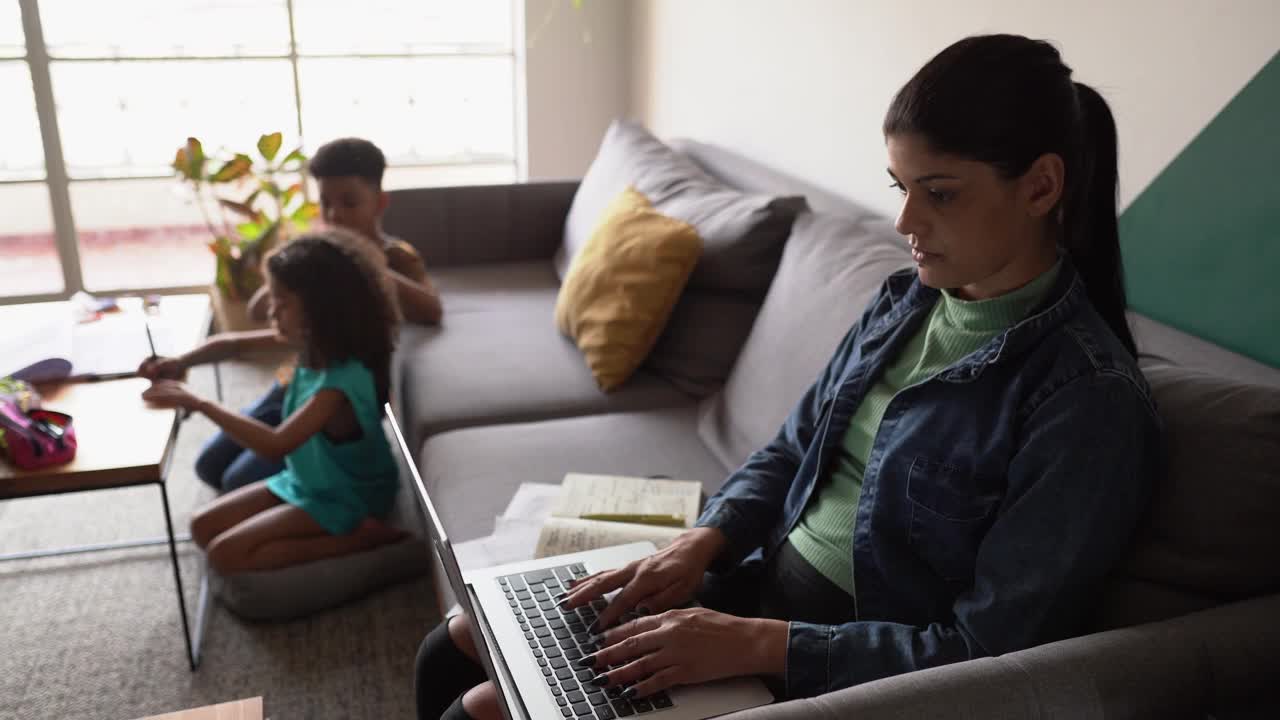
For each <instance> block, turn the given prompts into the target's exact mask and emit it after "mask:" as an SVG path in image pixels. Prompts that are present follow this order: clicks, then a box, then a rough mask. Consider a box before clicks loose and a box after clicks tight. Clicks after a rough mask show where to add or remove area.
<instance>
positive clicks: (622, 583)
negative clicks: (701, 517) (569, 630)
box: [560, 528, 726, 632]
mask: <svg viewBox="0 0 1280 720" xmlns="http://www.w3.org/2000/svg"><path fill="white" fill-rule="evenodd" d="M725 543H726V538H725V536H724V533H722V532H720V531H719V530H717V529H715V528H694V529H692V530H689V531H688V532H685V533H684V534H682V535H680V537H678V538H676V539H675V541H674V542H672V543H671V544H670V545H668V546H666V547H665V548H663V549H661V550H659V551H658V552H656V553H654V554H653V555H650V556H649V557H647V558H643V559H641V560H637V561H635V562H632V563H629V564H627V565H626V566H624V567H621V568H617V569H615V570H605V571H603V572H598V573H595V574H594V575H589V576H587V577H585V578H583V579H581V580H579V581H577V582H576V583H574V584H573V588H572V589H571V590H569V591H568V592H566V593H565V596H564V599H563V600H561V602H560V604H561V607H565V608H576V607H578V606H580V605H585V604H587V603H589V602H591V601H592V600H595V599H596V598H599V597H601V596H602V595H604V594H605V593H608V592H612V591H614V590H617V589H618V588H622V591H621V592H619V593H618V594H617V595H616V596H614V598H613V600H612V601H610V602H609V605H608V607H606V608H605V609H604V610H603V611H601V613H600V616H599V617H598V618H597V619H596V621H595V622H593V623H592V624H591V628H590V630H591V632H599V631H600V630H601V629H604V628H607V627H609V626H611V625H613V624H614V623H615V622H617V620H618V618H620V617H622V616H623V615H624V614H626V613H628V612H631V610H633V609H635V610H637V611H638V612H640V613H643V614H648V613H655V612H662V611H663V610H667V609H670V608H673V607H676V606H677V605H683V604H684V603H686V602H688V601H689V600H691V599H693V595H694V593H695V592H697V590H698V586H699V585H701V584H702V575H703V573H705V572H706V571H707V568H708V567H709V566H710V565H711V561H712V560H714V559H715V558H716V556H717V555H719V554H720V551H721V550H722V549H723V548H724V546H725Z"/></svg>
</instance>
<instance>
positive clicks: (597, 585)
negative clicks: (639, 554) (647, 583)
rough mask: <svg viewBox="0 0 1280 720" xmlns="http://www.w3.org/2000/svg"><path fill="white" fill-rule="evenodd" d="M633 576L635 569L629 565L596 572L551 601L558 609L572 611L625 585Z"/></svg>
mask: <svg viewBox="0 0 1280 720" xmlns="http://www.w3.org/2000/svg"><path fill="white" fill-rule="evenodd" d="M634 574H635V569H634V568H632V567H631V566H630V565H628V566H627V567H622V568H618V569H616V570H605V571H603V572H598V573H596V574H595V575H591V576H588V577H585V578H583V579H582V580H580V581H578V582H576V583H574V585H573V587H572V588H570V589H568V590H566V591H565V592H563V593H561V594H560V595H556V596H555V597H553V598H552V600H553V601H554V602H555V603H556V604H558V605H559V606H560V607H562V608H565V609H567V610H572V609H574V608H576V607H578V606H580V605H585V604H587V603H589V602H591V601H592V600H595V599H597V598H599V597H601V596H603V595H604V594H605V593H607V592H612V591H614V590H617V589H618V588H620V587H622V586H623V585H626V584H627V582H628V581H630V580H631V578H632V577H633V576H634Z"/></svg>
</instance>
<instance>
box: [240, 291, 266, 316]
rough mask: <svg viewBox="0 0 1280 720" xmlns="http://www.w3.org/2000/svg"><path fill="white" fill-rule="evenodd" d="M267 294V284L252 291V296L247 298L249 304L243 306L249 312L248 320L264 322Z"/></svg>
mask: <svg viewBox="0 0 1280 720" xmlns="http://www.w3.org/2000/svg"><path fill="white" fill-rule="evenodd" d="M267 295H268V293H267V286H266V285H265V284H264V285H263V286H262V287H260V288H258V289H257V290H255V291H254V292H253V297H250V298H249V304H248V305H246V306H245V310H247V311H248V313H249V319H250V320H254V321H256V322H266V320H267Z"/></svg>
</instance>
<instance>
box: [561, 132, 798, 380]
mask: <svg viewBox="0 0 1280 720" xmlns="http://www.w3.org/2000/svg"><path fill="white" fill-rule="evenodd" d="M628 186H632V187H634V188H635V189H636V190H638V191H639V192H641V193H643V194H644V195H645V197H647V198H649V200H650V201H651V202H652V204H653V206H654V208H655V209H657V210H658V211H659V212H661V213H662V214H663V215H666V216H668V217H672V218H676V219H678V220H682V221H684V222H687V223H689V224H690V225H692V226H693V227H694V228H696V229H697V231H698V235H699V236H700V237H701V238H702V242H703V253H702V258H701V259H700V260H699V262H698V265H697V267H696V268H695V269H694V271H693V274H692V275H691V276H690V278H689V285H688V287H687V288H686V290H685V294H684V297H683V298H682V302H681V304H680V305H679V306H677V308H676V310H675V312H674V313H673V315H672V319H671V323H672V324H673V325H674V326H675V327H678V328H687V327H690V326H703V325H705V324H706V323H705V321H704V318H707V317H709V316H710V312H707V311H703V310H702V308H701V307H700V306H699V300H700V299H701V298H702V297H703V296H704V295H709V296H712V299H711V300H710V302H711V303H713V304H714V305H715V312H716V313H717V314H719V315H720V316H721V317H723V318H724V323H723V328H722V329H721V331H720V336H721V339H722V340H724V342H719V343H714V344H713V343H704V342H694V341H695V340H696V334H693V333H687V332H676V333H674V334H672V335H671V336H664V337H663V338H661V339H660V340H659V343H658V344H657V346H655V348H654V351H653V353H651V355H650V358H649V361H648V362H647V366H648V367H650V368H652V369H654V370H655V371H656V372H658V373H659V374H661V375H663V376H664V377H668V378H670V379H671V380H672V382H674V383H676V384H677V385H679V386H680V387H681V388H683V389H684V390H686V391H687V392H690V393H692V394H695V395H705V394H707V393H709V392H711V391H712V390H714V389H715V388H716V387H718V386H719V385H720V384H721V383H722V382H723V381H724V378H725V376H726V374H727V373H728V369H729V368H730V367H731V366H732V363H733V360H734V357H735V356H736V355H737V352H738V349H739V348H740V347H741V345H742V341H743V340H744V339H745V338H746V334H747V332H748V331H749V330H750V324H751V320H752V318H754V317H755V313H756V310H757V309H758V307H759V302H760V298H761V297H762V296H763V295H764V293H765V291H766V289H767V288H768V286H769V282H770V280H771V279H772V277H773V273H774V271H775V270H776V269H777V264H778V258H779V256H780V254H781V251H782V245H783V243H784V242H785V241H786V238H787V234H788V232H789V230H790V227H791V223H792V221H793V220H794V218H795V215H796V213H797V212H798V211H799V210H800V209H801V208H802V207H803V204H804V201H803V199H802V198H799V197H785V198H779V197H775V196H771V195H762V194H751V193H743V192H741V191H738V190H736V189H733V188H731V187H729V186H728V185H725V184H724V183H721V182H719V181H717V180H715V179H713V178H712V177H711V176H710V175H708V174H707V173H705V172H704V171H703V170H702V169H701V168H699V167H698V166H697V165H696V164H695V163H693V162H692V161H690V160H689V159H688V158H687V157H685V156H683V155H681V154H680V153H678V152H675V151H673V150H671V149H670V148H669V147H667V146H666V145H665V144H663V143H662V141H660V140H658V139H657V138H655V137H654V136H653V135H652V134H650V133H649V132H648V131H647V130H645V129H644V128H643V127H641V126H639V125H636V124H634V123H628V122H623V121H615V122H614V123H613V124H612V125H611V126H610V127H609V130H608V132H607V133H606V134H605V137H604V140H603V142H602V143H601V145H600V150H599V152H598V153H597V155H596V158H595V160H594V161H593V162H592V164H591V167H590V168H589V169H588V170H587V173H586V175H585V176H584V177H583V180H582V183H581V184H580V185H579V186H578V192H577V194H576V195H575V196H574V200H573V205H572V207H570V209H569V216H568V218H567V219H566V221H565V232H564V244H563V246H562V247H561V248H560V250H559V252H557V254H556V258H555V262H556V268H557V272H558V273H559V275H560V277H562V278H563V277H564V276H565V274H566V273H567V272H568V268H569V264H570V263H571V262H572V259H573V257H574V255H575V254H576V253H577V252H579V251H580V250H581V248H582V246H583V245H584V244H585V243H586V241H587V238H588V237H590V234H591V232H592V231H593V230H594V229H595V226H596V224H597V223H598V222H599V220H600V217H601V215H602V213H603V212H604V209H605V208H606V207H607V206H608V204H609V202H611V201H612V200H613V198H614V197H616V196H617V194H618V193H620V192H622V190H623V189H625V188H626V187H628ZM684 313H690V314H691V315H692V317H691V319H689V320H685V319H684V318H683V317H681V316H682V315H683V314H684ZM731 332H734V333H736V334H733V335H731V334H730V333H731Z"/></svg>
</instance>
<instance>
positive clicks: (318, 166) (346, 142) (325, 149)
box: [307, 137, 387, 190]
mask: <svg viewBox="0 0 1280 720" xmlns="http://www.w3.org/2000/svg"><path fill="white" fill-rule="evenodd" d="M307 169H308V170H309V171H310V172H311V177H313V178H316V179H317V180H318V179H320V178H328V177H350V176H355V177H358V178H363V179H364V181H365V182H367V183H369V184H370V185H372V186H373V187H374V189H375V190H381V189H382V173H383V172H384V171H385V170H386V169H387V158H386V156H384V155H383V154H382V151H381V150H379V149H378V146H377V145H374V144H373V143H371V142H369V141H368V140H365V139H363V138H354V137H349V138H339V139H338V140H333V141H331V142H327V143H325V144H324V145H321V146H320V149H319V150H316V154H315V155H313V156H312V157H311V162H310V163H308V165H307Z"/></svg>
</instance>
